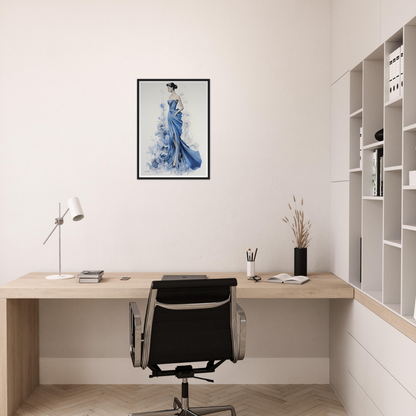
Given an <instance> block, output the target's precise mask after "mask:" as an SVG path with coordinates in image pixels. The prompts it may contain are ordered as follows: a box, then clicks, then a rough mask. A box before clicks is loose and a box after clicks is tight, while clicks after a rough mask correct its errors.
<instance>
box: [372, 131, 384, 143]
mask: <svg viewBox="0 0 416 416" xmlns="http://www.w3.org/2000/svg"><path fill="white" fill-rule="evenodd" d="M374 137H375V138H376V140H378V141H379V142H382V141H383V140H384V129H381V130H379V131H378V132H377V133H376V134H375V135H374Z"/></svg>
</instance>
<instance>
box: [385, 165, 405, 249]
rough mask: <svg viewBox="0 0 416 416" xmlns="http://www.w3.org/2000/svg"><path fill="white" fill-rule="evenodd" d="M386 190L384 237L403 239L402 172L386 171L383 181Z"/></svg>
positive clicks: (386, 238)
mask: <svg viewBox="0 0 416 416" xmlns="http://www.w3.org/2000/svg"><path fill="white" fill-rule="evenodd" d="M383 182H384V183H383V190H384V196H383V198H384V239H385V240H389V241H395V240H397V241H401V240H402V195H401V193H402V190H401V184H402V172H401V171H400V170H396V171H386V172H384V181H383Z"/></svg>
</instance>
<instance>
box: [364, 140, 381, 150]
mask: <svg viewBox="0 0 416 416" xmlns="http://www.w3.org/2000/svg"><path fill="white" fill-rule="evenodd" d="M383 146H384V142H375V143H371V144H367V145H366V146H363V150H373V149H379V148H381V147H383Z"/></svg>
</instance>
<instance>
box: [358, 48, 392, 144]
mask: <svg viewBox="0 0 416 416" xmlns="http://www.w3.org/2000/svg"><path fill="white" fill-rule="evenodd" d="M376 52H377V53H376V54H373V55H374V56H378V51H376ZM381 52H383V51H381ZM381 55H383V53H381ZM383 86H384V60H383V59H365V60H364V63H363V143H364V146H367V145H369V144H372V143H373V142H374V134H375V133H376V132H377V131H379V130H380V129H382V128H383V113H384V102H383V92H384V89H383ZM351 112H352V111H351Z"/></svg>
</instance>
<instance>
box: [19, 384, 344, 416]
mask: <svg viewBox="0 0 416 416" xmlns="http://www.w3.org/2000/svg"><path fill="white" fill-rule="evenodd" d="M174 396H177V397H179V398H180V385H179V384H178V385H153V384H150V385H131V384H129V385H119V384H118V385H65V386H55V385H42V386H39V387H38V388H37V389H36V390H35V391H34V392H33V394H32V395H31V396H30V397H29V398H28V400H27V401H26V402H25V403H24V404H23V406H22V407H21V408H20V409H19V410H18V411H17V413H16V414H15V416H18V415H21V416H98V415H100V416H114V415H116V416H126V415H128V414H130V413H132V412H144V411H154V410H166V409H172V403H173V397H174ZM227 404H228V405H229V404H231V405H233V406H234V407H235V410H236V412H237V415H238V416H283V415H284V416H348V413H347V412H346V411H345V409H344V408H343V406H342V404H341V403H340V401H339V400H338V398H337V396H336V395H335V393H334V392H333V390H332V388H331V387H330V386H329V385H322V384H314V385H302V384H286V385H282V384H279V385H277V384H276V385H270V384H267V385H266V384H252V385H246V384H245V385H220V384H217V385H215V384H214V385H201V384H199V385H192V384H190V407H193V406H194V407H198V406H206V405H208V406H218V405H227ZM229 414H230V413H229V412H223V413H218V415H219V416H229Z"/></svg>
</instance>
